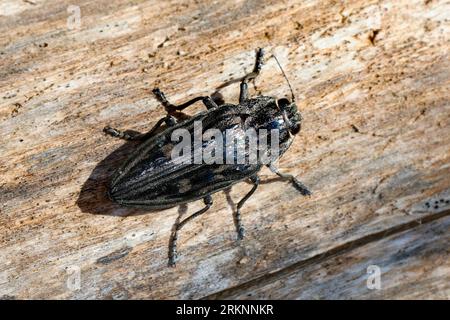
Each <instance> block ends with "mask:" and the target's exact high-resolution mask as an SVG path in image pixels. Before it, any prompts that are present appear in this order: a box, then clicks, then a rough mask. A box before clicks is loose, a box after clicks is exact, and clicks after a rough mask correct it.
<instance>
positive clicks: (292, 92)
mask: <svg viewBox="0 0 450 320" xmlns="http://www.w3.org/2000/svg"><path fill="white" fill-rule="evenodd" d="M272 56H273V57H274V58H275V61H276V62H277V64H278V66H279V67H280V70H281V72H282V73H283V77H284V78H285V79H286V82H287V84H288V86H289V89H290V90H291V95H292V102H294V101H295V96H294V90H292V86H291V83H290V82H289V79H288V77H287V76H286V73H285V72H284V70H283V67H282V66H281V64H280V61H278V58H277V56H276V55H274V54H272Z"/></svg>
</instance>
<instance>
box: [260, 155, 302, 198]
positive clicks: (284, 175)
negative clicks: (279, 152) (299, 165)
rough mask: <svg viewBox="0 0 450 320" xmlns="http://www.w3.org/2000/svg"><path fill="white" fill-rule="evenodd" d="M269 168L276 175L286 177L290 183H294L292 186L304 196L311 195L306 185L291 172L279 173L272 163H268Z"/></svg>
mask: <svg viewBox="0 0 450 320" xmlns="http://www.w3.org/2000/svg"><path fill="white" fill-rule="evenodd" d="M268 167H269V169H270V170H271V171H272V172H273V173H275V174H276V175H277V176H279V177H281V178H283V179H287V180H289V181H291V182H292V184H293V185H294V187H295V188H296V189H297V190H298V191H300V193H301V194H302V195H304V196H310V195H311V191H309V190H308V187H306V186H305V185H304V184H303V183H301V182H300V181H299V180H297V179H296V178H295V177H294V176H293V175H291V174H286V173H281V172H280V171H278V168H277V167H275V166H274V165H273V164H272V163H271V164H270V165H268Z"/></svg>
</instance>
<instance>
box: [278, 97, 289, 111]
mask: <svg viewBox="0 0 450 320" xmlns="http://www.w3.org/2000/svg"><path fill="white" fill-rule="evenodd" d="M290 104H291V103H290V102H289V100H288V99H286V98H282V99H279V100H278V106H279V107H280V109H281V110H284V108H286V107H287V106H288V105H290Z"/></svg>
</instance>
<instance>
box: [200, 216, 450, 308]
mask: <svg viewBox="0 0 450 320" xmlns="http://www.w3.org/2000/svg"><path fill="white" fill-rule="evenodd" d="M447 216H450V210H445V211H441V212H439V213H436V214H432V215H429V216H426V217H422V218H419V219H415V220H412V221H409V222H406V223H403V224H400V225H397V226H394V227H391V228H388V229H386V230H382V231H379V232H375V233H372V234H369V235H367V236H364V237H362V238H359V239H356V240H352V241H349V242H346V243H344V244H342V245H340V246H338V247H335V248H333V249H331V250H328V251H325V252H323V253H320V254H318V255H315V256H313V257H310V258H308V259H305V260H301V261H298V262H295V263H293V264H291V265H289V266H287V267H285V268H283V269H280V270H278V271H275V272H272V273H268V274H264V275H262V276H260V277H257V278H254V279H252V280H250V281H247V282H244V283H241V284H238V285H237V286H234V287H230V288H227V289H225V290H223V291H219V292H216V293H213V294H210V295H207V296H204V297H202V298H200V299H201V300H207V299H227V297H228V296H231V295H233V294H234V293H237V292H239V291H245V290H248V289H250V288H252V287H261V286H263V285H264V284H265V283H267V282H269V281H274V280H277V279H281V278H283V277H285V276H287V275H289V274H292V273H293V272H296V271H297V270H298V269H301V268H304V267H306V266H308V265H314V264H317V263H320V262H323V261H325V260H328V259H330V258H332V257H335V256H338V255H341V254H344V253H347V252H349V251H353V250H355V249H357V248H359V247H362V246H364V245H366V244H369V243H372V242H375V241H379V240H382V239H384V238H386V237H389V236H392V235H395V234H398V233H401V232H404V231H407V230H409V229H412V228H415V227H417V226H418V225H423V224H426V223H430V222H433V221H436V220H438V219H442V218H445V217H447Z"/></svg>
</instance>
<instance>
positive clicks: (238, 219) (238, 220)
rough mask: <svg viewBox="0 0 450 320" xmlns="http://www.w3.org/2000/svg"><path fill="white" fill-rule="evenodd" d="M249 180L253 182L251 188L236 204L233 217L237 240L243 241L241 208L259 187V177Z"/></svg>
mask: <svg viewBox="0 0 450 320" xmlns="http://www.w3.org/2000/svg"><path fill="white" fill-rule="evenodd" d="M250 180H251V181H252V182H253V188H252V189H251V190H250V191H249V192H248V193H247V194H246V195H245V196H244V197H243V198H242V199H241V201H239V202H238V205H237V208H236V214H235V216H234V222H235V225H236V231H237V233H238V240H242V239H244V233H245V229H244V227H243V226H242V222H241V208H242V206H243V205H244V203H245V202H246V201H247V200H248V199H249V198H250V197H251V196H252V195H253V193H255V191H256V188H258V186H259V177H258V176H257V175H254V176H252V177H250Z"/></svg>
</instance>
